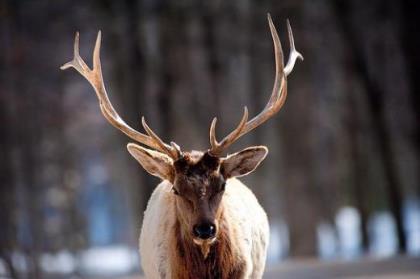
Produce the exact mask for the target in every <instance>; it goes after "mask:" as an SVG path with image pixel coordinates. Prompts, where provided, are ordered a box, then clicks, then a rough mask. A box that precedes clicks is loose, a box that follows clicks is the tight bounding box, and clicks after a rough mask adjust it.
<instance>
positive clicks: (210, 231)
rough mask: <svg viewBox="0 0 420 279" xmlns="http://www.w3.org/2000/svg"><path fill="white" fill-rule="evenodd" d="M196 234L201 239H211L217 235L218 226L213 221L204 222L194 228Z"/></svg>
mask: <svg viewBox="0 0 420 279" xmlns="http://www.w3.org/2000/svg"><path fill="white" fill-rule="evenodd" d="M193 231H194V236H195V237H198V238H201V239H209V238H212V237H214V236H215V234H216V226H215V225H214V224H212V223H202V224H199V225H195V226H194V228H193Z"/></svg>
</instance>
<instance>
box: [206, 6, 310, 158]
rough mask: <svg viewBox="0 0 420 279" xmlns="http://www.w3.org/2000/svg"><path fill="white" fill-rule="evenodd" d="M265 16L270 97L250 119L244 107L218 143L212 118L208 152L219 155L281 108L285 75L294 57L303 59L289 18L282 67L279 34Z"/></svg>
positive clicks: (214, 120) (284, 98) (285, 81)
mask: <svg viewBox="0 0 420 279" xmlns="http://www.w3.org/2000/svg"><path fill="white" fill-rule="evenodd" d="M267 18H268V24H269V26H270V31H271V36H272V38H273V43H274V55H275V62H276V76H275V79H274V86H273V91H272V93H271V96H270V99H269V100H268V102H267V104H266V106H265V107H264V109H263V110H262V111H261V112H260V113H259V114H258V115H257V116H255V117H254V118H252V119H251V120H250V121H247V118H248V111H247V109H246V107H245V111H244V116H243V117H242V120H241V122H240V123H239V125H238V126H237V128H236V129H235V130H234V131H233V132H231V133H230V134H229V135H227V136H226V137H225V138H224V139H223V140H222V141H221V142H220V143H218V142H217V140H216V135H215V129H216V121H217V119H216V118H214V119H213V121H212V123H211V126H210V144H211V148H210V150H209V152H210V153H212V154H214V155H219V154H220V153H222V152H223V150H225V149H226V148H227V147H228V146H230V145H231V144H232V143H234V142H235V141H236V140H237V139H238V138H240V137H241V136H243V135H244V134H246V133H248V132H250V131H251V130H253V129H255V128H256V127H258V126H259V125H261V124H262V123H264V122H265V121H267V120H268V119H270V118H271V117H272V116H273V115H274V114H276V113H277V112H278V111H279V110H280V109H281V107H282V106H283V104H284V102H285V100H286V96H287V76H288V75H289V74H290V73H291V72H292V70H293V67H294V65H295V62H296V59H298V58H299V59H301V60H303V56H302V55H301V54H300V53H299V52H298V51H297V50H296V48H295V43H294V39H293V33H292V28H291V27H290V23H289V20H287V30H288V34H289V42H290V55H289V59H288V62H287V65H286V66H285V67H284V61H283V51H282V47H281V42H280V39H279V36H278V34H277V30H276V28H275V26H274V24H273V21H272V20H271V16H270V14H268V15H267Z"/></svg>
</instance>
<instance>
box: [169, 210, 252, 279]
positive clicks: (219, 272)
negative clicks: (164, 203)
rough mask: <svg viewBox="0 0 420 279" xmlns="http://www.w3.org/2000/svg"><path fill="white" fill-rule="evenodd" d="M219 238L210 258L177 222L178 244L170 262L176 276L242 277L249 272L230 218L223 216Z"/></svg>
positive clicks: (188, 278) (197, 278) (175, 241)
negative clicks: (235, 243) (232, 233)
mask: <svg viewBox="0 0 420 279" xmlns="http://www.w3.org/2000/svg"><path fill="white" fill-rule="evenodd" d="M220 221H221V222H220V226H219V233H218V236H217V240H216V242H215V243H213V245H212V246H211V248H210V252H209V254H208V256H207V258H206V259H204V257H203V254H202V253H201V250H200V247H199V246H198V245H196V244H194V243H193V240H192V239H191V238H189V237H188V234H184V233H183V231H182V228H181V224H180V223H179V221H177V222H176V223H175V225H174V230H173V231H174V236H173V237H174V239H173V241H172V243H173V245H174V247H173V248H174V249H171V251H173V252H172V253H173V254H172V256H171V259H170V266H171V269H172V278H174V279H240V278H243V277H244V275H245V261H244V259H243V258H242V257H241V256H240V255H239V254H238V252H237V251H235V249H234V247H233V243H232V241H231V239H230V232H229V227H228V224H227V223H226V220H225V219H224V218H223V216H221V218H220Z"/></svg>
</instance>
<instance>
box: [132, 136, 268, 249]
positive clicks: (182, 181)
mask: <svg viewBox="0 0 420 279" xmlns="http://www.w3.org/2000/svg"><path fill="white" fill-rule="evenodd" d="M127 148H128V151H129V152H130V154H131V155H132V156H133V157H134V158H136V159H137V161H138V162H139V163H140V164H141V165H142V166H143V167H144V169H145V170H146V171H148V172H149V173H150V174H152V175H155V176H158V177H160V178H161V179H166V180H168V181H170V182H172V184H173V194H174V195H175V196H176V197H175V204H176V210H177V217H178V220H179V222H180V224H181V228H182V232H183V234H184V237H185V238H188V239H190V240H193V241H194V243H195V244H197V245H202V246H208V245H210V244H211V243H213V242H214V240H215V239H216V238H217V234H218V230H219V220H220V217H221V214H222V211H223V208H222V206H221V201H222V199H223V194H224V192H225V187H226V181H227V179H229V178H231V177H239V176H244V175H246V174H249V173H250V172H252V171H253V170H255V169H256V168H257V166H258V165H259V164H260V163H261V162H262V160H264V158H265V156H266V155H267V152H268V151H267V148H266V147H264V146H254V147H248V148H246V149H244V150H242V151H240V152H238V153H235V154H232V155H229V156H227V157H224V158H220V157H218V156H214V155H212V154H211V153H210V152H209V151H208V152H205V153H202V152H196V151H194V152H190V153H184V154H182V155H181V156H180V158H179V159H177V160H176V161H173V160H172V159H171V158H170V157H168V156H167V155H166V154H163V153H160V152H157V151H153V150H149V149H146V148H144V147H141V146H139V145H136V144H129V145H128V147H127Z"/></svg>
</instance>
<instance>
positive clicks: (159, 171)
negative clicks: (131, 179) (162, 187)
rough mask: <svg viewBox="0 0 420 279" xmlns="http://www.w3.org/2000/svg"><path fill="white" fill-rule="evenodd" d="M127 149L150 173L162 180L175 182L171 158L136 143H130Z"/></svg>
mask: <svg viewBox="0 0 420 279" xmlns="http://www.w3.org/2000/svg"><path fill="white" fill-rule="evenodd" d="M127 149H128V152H130V154H131V156H133V157H134V158H135V159H136V160H137V161H138V162H139V163H140V165H142V167H143V168H144V169H145V170H146V171H147V172H148V173H150V174H151V175H154V176H157V177H159V178H161V179H162V180H165V179H166V180H169V181H170V182H172V181H173V178H174V167H173V160H172V159H171V158H170V157H169V156H167V155H166V154H163V153H160V152H158V151H154V150H150V149H147V148H144V147H142V146H140V145H137V144H134V143H129V144H128V145H127Z"/></svg>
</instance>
